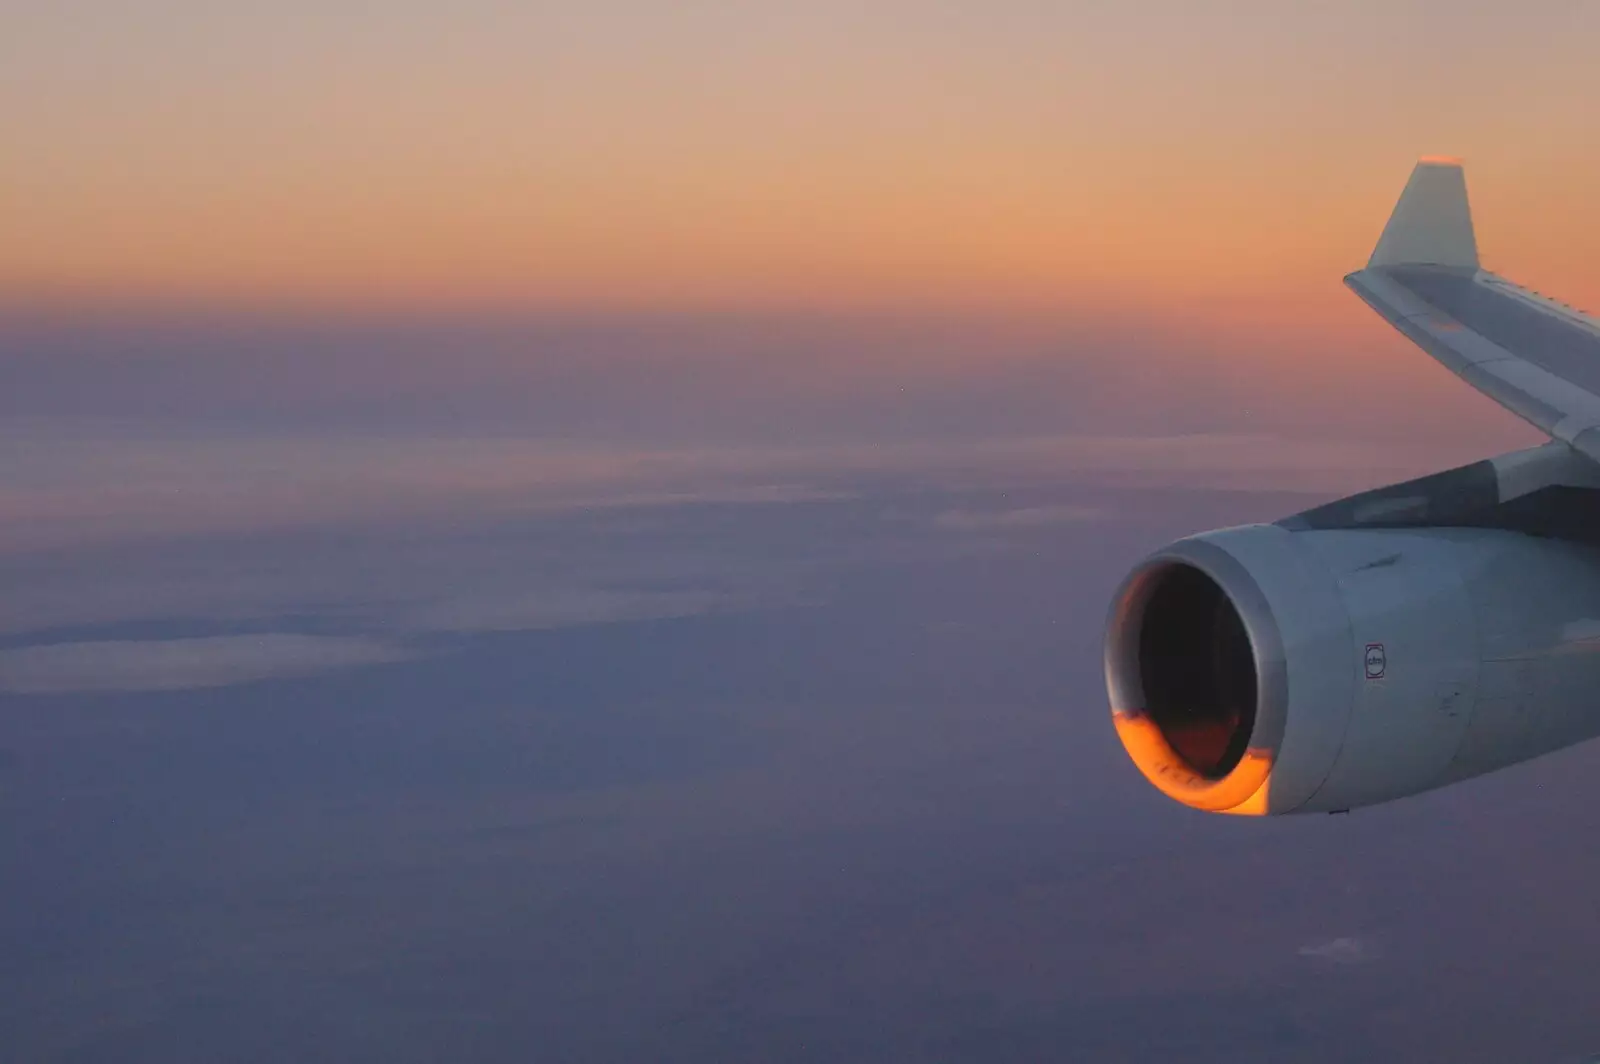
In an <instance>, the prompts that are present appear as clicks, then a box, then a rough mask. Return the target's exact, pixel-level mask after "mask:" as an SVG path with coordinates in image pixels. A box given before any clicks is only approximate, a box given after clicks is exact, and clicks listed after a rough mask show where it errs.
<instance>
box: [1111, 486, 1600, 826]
mask: <svg viewBox="0 0 1600 1064" xmlns="http://www.w3.org/2000/svg"><path fill="white" fill-rule="evenodd" d="M1441 476H1442V475H1441ZM1304 524H1305V523H1304V522H1302V527H1299V528H1296V527H1294V523H1293V522H1286V523H1285V524H1283V525H1254V526H1248V527H1243V528H1234V529H1226V530H1223V531H1220V532H1211V533H1206V534H1204V535H1200V536H1196V537H1193V538H1190V539H1185V540H1181V541H1179V542H1178V543H1175V544H1173V545H1172V546H1170V547H1168V548H1166V549H1165V550H1161V551H1158V552H1157V553H1156V554H1154V555H1152V556H1151V557H1150V558H1148V559H1147V560H1145V561H1144V562H1143V563H1141V564H1140V565H1139V566H1138V567H1137V568H1136V569H1135V570H1134V571H1133V573H1132V574H1131V575H1130V576H1129V577H1128V578H1127V580H1126V581H1125V582H1124V583H1123V585H1122V587H1121V589H1120V590H1119V591H1118V593H1117V596H1116V598H1115V600H1114V602H1113V606H1112V612H1111V618H1110V623H1109V628H1108V632H1107V640H1106V679H1107V685H1108V687H1109V689H1110V693H1111V705H1112V718H1113V721H1114V722H1115V724H1116V728H1117V731H1118V734H1119V736H1120V737H1121V739H1122V742H1123V745H1124V746H1125V747H1126V749H1127V751H1128V753H1129V755H1130V756H1131V757H1132V758H1133V761H1134V763H1135V764H1136V765H1137V766H1138V767H1139V769H1140V771H1142V772H1143V773H1144V774H1145V776H1146V777H1147V778H1148V779H1149V780H1150V782H1151V783H1153V784H1155V786H1156V787H1158V788H1160V789H1161V790H1162V791H1163V792H1165V793H1166V794H1168V795H1169V796H1171V797H1172V798H1174V799H1176V800H1178V801H1180V802H1183V803H1184V804H1186V805H1190V806H1193V807H1195V808H1198V809H1206V810H1212V811H1215V812H1229V813H1243V814H1255V815H1269V814H1278V813H1295V812H1335V811H1341V810H1347V809H1351V808H1355V807H1357V806H1363V805H1372V804H1374V803H1377V802H1384V801H1389V800H1391V799H1394V798H1400V797H1403V796H1406V795H1410V794H1416V793H1418V792H1421V791H1427V790H1431V789H1433V788H1436V787H1440V786H1443V785H1445V784H1447V783H1451V782H1454V781H1456V780H1461V779H1465V778H1467V777H1470V776H1476V775H1479V774H1481V773H1484V772H1488V771H1491V770H1493V769H1497V768H1501V767H1504V766H1506V765H1511V764H1515V763H1516V762H1519V761H1525V760H1527V759H1528V758H1531V757H1535V756H1537V755H1539V754H1543V753H1547V752H1549V751H1552V750H1556V749H1560V748H1561V747H1564V746H1568V745H1571V744H1572V743H1575V742H1578V741H1580V740H1582V739H1587V738H1590V737H1593V736H1594V735H1596V734H1600V551H1597V550H1596V549H1595V548H1591V547H1588V546H1584V545H1580V544H1576V543H1571V542H1564V541H1561V540H1558V539H1552V538H1540V537H1536V536H1531V535H1524V534H1522V533H1519V532H1514V531H1505V530H1502V529H1497V528H1456V527H1418V528H1403V527H1402V528H1360V527H1345V528H1316V527H1304Z"/></svg>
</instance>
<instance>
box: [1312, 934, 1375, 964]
mask: <svg viewBox="0 0 1600 1064" xmlns="http://www.w3.org/2000/svg"><path fill="white" fill-rule="evenodd" d="M1295 952H1297V953H1298V954H1299V955H1300V956H1302V957H1308V958H1310V959H1311V960H1314V961H1322V962H1324V963H1327V964H1360V963H1362V962H1363V961H1369V960H1372V959H1373V958H1374V957H1375V956H1377V951H1376V949H1375V948H1374V947H1373V944H1372V943H1371V942H1368V941H1366V940H1365V939H1360V938H1354V937H1349V936H1345V937H1340V938H1334V939H1329V940H1328V941H1327V942H1322V943H1318V944H1316V945H1310V946H1301V947H1300V948H1299V949H1298V950H1296V951H1295Z"/></svg>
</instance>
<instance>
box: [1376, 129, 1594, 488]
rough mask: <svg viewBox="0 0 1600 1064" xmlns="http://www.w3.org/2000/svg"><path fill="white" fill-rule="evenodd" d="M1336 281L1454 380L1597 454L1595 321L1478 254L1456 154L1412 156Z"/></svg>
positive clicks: (1579, 446) (1583, 449)
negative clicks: (1359, 262) (1362, 250)
mask: <svg viewBox="0 0 1600 1064" xmlns="http://www.w3.org/2000/svg"><path fill="white" fill-rule="evenodd" d="M1345 284H1347V285H1349V286H1350V288H1351V289H1352V290H1354V291H1355V293H1356V294H1357V295H1359V296H1360V297H1361V298H1362V299H1363V300H1365V301H1366V303H1367V305H1368V306H1370V307H1372V309H1373V310H1376V311H1377V312H1378V313H1379V314H1381V315H1383V317H1384V318H1385V319H1386V320H1387V321H1388V322H1389V323H1390V324H1391V325H1393V326H1394V327H1395V328H1396V329H1398V330H1400V332H1401V333H1403V334H1405V336H1406V337H1407V338H1409V339H1410V340H1411V341H1412V342H1413V343H1415V344H1416V345H1417V346H1418V347H1420V348H1422V349H1423V350H1424V351H1426V352H1427V353H1428V354H1430V355H1432V356H1433V357H1434V358H1436V359H1437V360H1439V361H1440V362H1441V363H1443V364H1444V365H1445V366H1446V368H1448V369H1449V370H1450V371H1451V372H1453V373H1455V374H1456V375H1457V376H1458V377H1460V378H1461V379H1462V380H1464V381H1466V382H1467V383H1468V384H1470V385H1472V386H1473V387H1474V388H1476V389H1478V390H1479V391H1480V392H1483V393H1484V394H1485V395H1487V396H1489V397H1490V398H1491V399H1493V400H1495V401H1496V402H1498V403H1499V404H1500V405H1501V406H1504V407H1505V408H1506V409H1507V410H1510V411H1511V412H1512V413H1514V414H1516V415H1517V416H1518V417H1520V418H1522V419H1523V420H1525V421H1528V422H1529V423H1531V424H1533V425H1534V426H1536V427H1537V428H1539V429H1540V430H1542V431H1544V432H1546V433H1548V434H1549V435H1550V436H1552V437H1554V438H1556V439H1559V440H1563V441H1565V442H1566V443H1568V444H1571V445H1572V446H1573V447H1574V448H1576V449H1577V450H1578V451H1580V452H1582V453H1583V454H1584V455H1586V456H1588V457H1589V458H1592V459H1594V460H1595V461H1600V322H1596V321H1595V319H1593V318H1591V317H1590V316H1588V315H1587V314H1584V313H1583V312H1581V311H1579V310H1576V309H1574V308H1572V307H1569V306H1567V305H1566V304H1563V303H1560V302H1557V301H1556V300H1553V299H1548V298H1546V297H1544V296H1541V295H1539V294H1538V293H1536V292H1531V291H1529V290H1527V289H1525V288H1522V287H1519V286H1518V285H1515V284H1513V283H1511V282H1510V281H1508V280H1506V279H1505V278H1503V277H1499V276H1496V275H1495V274H1493V273H1490V272H1488V271H1486V270H1484V269H1482V268H1481V267H1480V266H1479V263H1478V246H1477V238H1476V235H1475V234H1474V232H1473V227H1472V212H1471V210H1470V208H1469V207H1468V203H1467V186H1466V179H1465V177H1464V175H1463V173H1462V170H1461V164H1460V163H1459V162H1456V161H1455V160H1443V159H1424V160H1423V161H1422V162H1420V163H1418V164H1417V168H1416V169H1415V170H1414V171H1413V172H1412V174H1411V180H1410V181H1409V182H1408V183H1407V185H1406V189H1405V192H1404V193H1403V194H1402V195H1401V197H1400V202H1399V203H1398V204H1396V206H1395V209H1394V213H1393V214H1392V215H1391V216H1390V218H1389V224H1388V225H1387V226H1385V228H1384V231H1383V236H1382V237H1381V238H1379V240H1378V246H1377V249H1376V250H1375V251H1374V252H1373V253H1372V259H1371V261H1370V262H1368V263H1367V267H1366V269H1364V270H1359V271H1357V272H1355V273H1352V274H1351V275H1350V276H1348V277H1346V278H1345Z"/></svg>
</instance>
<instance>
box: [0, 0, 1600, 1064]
mask: <svg viewBox="0 0 1600 1064" xmlns="http://www.w3.org/2000/svg"><path fill="white" fill-rule="evenodd" d="M1597 56H1600V2H1596V0H1568V2H1554V0H1552V2H1537V0H1528V2H1522V3H1506V2H1497V3H1488V2H1482V3H1480V2H1477V0H1454V2H1446V0H1437V2H1420V0H1413V2H1361V0H1343V2H1333V0H1330V2H1325V3H1324V2H1314V0H1295V2H1289V0H1249V2H1246V0H1237V2H1230V0H1211V2H1201V0H1150V2H1145V3H1132V2H1129V3H1121V2H1111V0H1106V2H1104V3H1086V2H1073V0H1053V2H1044V0H992V2H988V3H981V4H980V3H974V2H968V3H963V4H955V3H945V2H943V0H919V2H909V0H908V2H899V0H896V2H879V3H873V2H862V0H856V2H845V0H790V2H782V3H779V2H773V0H752V2H748V3H738V4H735V3H726V4H715V5H713V4H707V3H695V2H694V0H685V2H681V3H674V2H668V0H565V2H556V0H534V2H533V3H531V4H530V3H520V4H518V3H499V2H490V0H453V2H450V3H445V2H422V0H388V2H385V3H372V2H366V3H355V2H353V0H277V2H275V3H262V2H256V3H249V4H246V3H241V2H220V0H165V2H161V0H49V2H44V0H0V872H3V874H0V1044H3V1045H4V1047H5V1049H10V1050H12V1051H14V1052H16V1053H18V1054H19V1055H20V1058H21V1059H36V1060H66V1059H72V1060H115V1061H119V1062H132V1064H139V1062H145V1061H148V1062H150V1064H170V1062H172V1061H174V1060H187V1059H204V1060H212V1059H215V1060H222V1059H226V1060H232V1061H241V1062H253V1061H261V1062H275V1061H280V1060H286V1059H288V1060H324V1059H326V1060H383V1061H386V1062H393V1064H406V1062H410V1061H416V1062H419V1064H422V1062H432V1061H436V1060H440V1059H449V1060H459V1061H463V1062H476V1061H482V1062H485V1064H494V1062H500V1061H504V1062H506V1064H525V1062H526V1061H528V1060H532V1059H552V1060H562V1061H572V1062H595V1064H615V1062H618V1061H629V1060H641V1061H652V1062H654V1061H666V1062H671V1061H684V1062H693V1064H707V1062H715V1061H723V1060H728V1061H746V1060H763V1061H766V1060H771V1061H792V1062H796V1064H801V1062H808V1061H816V1062H821V1064H851V1062H862V1064H882V1062H884V1061H896V1060H940V1061H952V1062H957V1061H973V1062H981V1064H1004V1062H1006V1061H1019V1062H1020V1061H1029V1062H1032V1061H1038V1060H1042V1059H1068V1060H1085V1061H1117V1060H1138V1061H1147V1060H1157V1059H1160V1060H1171V1059H1178V1060H1186V1061H1195V1062H1199V1064H1223V1062H1228V1064H1237V1062H1239V1061H1242V1060H1295V1061H1306V1062H1308V1064H1343V1062H1347V1061H1349V1060H1352V1059H1360V1060H1370V1061H1385V1060H1433V1059H1451V1060H1464V1061H1472V1062H1474V1064H1500V1062H1503V1061H1507V1060H1519V1061H1520V1060H1540V1061H1542V1060H1551V1061H1554V1060H1560V1059H1579V1055H1580V1054H1582V1053H1590V1052H1593V1051H1594V1049H1595V1048H1596V1047H1600V1022H1597V1020H1596V1016H1595V1009H1594V1007H1593V997H1594V995H1593V992H1592V991H1593V968H1594V961H1593V959H1594V957H1595V956H1596V954H1597V952H1600V923H1596V921H1594V920H1593V919H1589V918H1586V917H1584V916H1583V914H1585V913H1589V912H1591V911H1592V910H1593V900H1592V897H1591V894H1592V884H1593V883H1594V882H1595V880H1596V878H1597V877H1600V868H1597V867H1596V866H1597V864H1600V851H1595V849H1594V847H1586V846H1582V845H1579V846H1576V847H1575V846H1574V845H1573V840H1574V839H1578V840H1588V839H1592V838H1594V837H1595V836H1596V832H1597V830H1600V824H1597V821H1600V805H1597V804H1596V803H1595V802H1594V801H1593V797H1594V785H1593V780H1594V779H1595V777H1596V773H1597V772H1600V766H1597V761H1600V750H1596V749H1593V748H1592V744H1591V745H1590V746H1580V747H1578V748H1576V749H1573V750H1571V751H1568V752H1566V753H1564V754H1561V755H1559V756H1557V757H1554V758H1551V759H1548V760H1545V761H1541V762H1539V763H1538V764H1536V765H1530V766H1527V767H1525V768H1517V769H1513V770H1510V771H1508V772H1506V773H1504V774H1500V775H1496V776H1493V777H1491V778H1489V779H1486V780H1484V781H1481V782H1478V781H1475V782H1472V783H1468V784H1464V785H1462V786H1460V787H1454V788H1449V789H1446V790H1443V791H1440V792H1437V793H1435V794H1431V795H1428V796H1426V797H1424V798H1420V799H1416V800H1412V801H1408V802H1402V803H1397V804H1396V805H1394V806H1384V807H1380V808H1376V809H1372V810H1361V811H1359V812H1358V813H1357V814H1355V815H1352V816H1349V817H1318V818H1308V819H1305V820H1298V821H1295V822H1292V823H1285V822H1283V821H1281V820H1273V821H1264V822H1257V823H1252V824H1244V823H1243V822H1241V821H1239V820H1237V819H1233V818H1209V819H1205V818H1199V819H1197V817H1198V814H1193V811H1192V810H1188V809H1184V808H1183V807H1181V806H1179V805H1178V804H1177V803H1174V802H1171V801H1170V800H1168V799H1166V798H1165V797H1163V796H1162V795H1160V794H1159V793H1157V792H1156V791H1155V790H1154V789H1153V788H1151V787H1149V786H1147V785H1146V783H1145V782H1144V780H1143V779H1142V778H1141V777H1140V776H1139V773H1138V772H1137V770H1136V769H1135V768H1134V767H1133V766H1132V765H1130V764H1129V763H1128V759H1127V758H1126V756H1125V755H1124V753H1123V751H1122V750H1121V748H1120V746H1119V743H1118V741H1117V738H1116V735H1115V733H1114V730H1113V727H1112V723H1111V720H1110V714H1109V711H1108V706H1107V704H1106V696H1105V690H1104V682H1103V677H1104V672H1103V666H1102V659H1101V647H1102V630H1103V625H1104V619H1105V616H1106V606H1107V603H1108V602H1109V601H1110V600H1111V598H1112V595H1113V592H1114V589H1115V588H1116V586H1117V583H1118V581H1119V580H1120V579H1121V578H1122V576H1123V574H1125V573H1126V572H1128V571H1129V570H1130V568H1131V567H1132V566H1134V565H1135V564H1136V563H1137V562H1138V560H1139V559H1140V558H1142V557H1145V556H1147V555H1148V554H1149V552H1151V551H1153V550H1157V549H1159V548H1160V547H1161V546H1162V545H1163V544H1166V543H1170V542H1172V541H1173V540H1174V539H1177V538H1179V537H1182V536H1185V535H1189V534H1191V533H1194V532H1197V531H1200V530H1203V529H1207V528H1217V527H1221V526H1226V525H1234V524H1239V523H1244V522H1252V521H1273V520H1276V519H1278V518H1281V517H1284V516H1287V515H1289V514H1293V513H1296V512H1299V511H1302V510H1304V509H1306V508H1308V507H1311V506H1315V505H1318V504H1321V503H1325V502H1327V501H1329V500H1330V499H1333V498H1336V497H1338V496H1341V495H1346V494H1350V493H1353V492H1357V491H1361V490H1364V489H1368V488H1372V487H1376V486H1378V485H1381V484H1386V483H1393V482H1396V481H1399V480H1403V479H1406V478H1409V477H1413V476H1418V475H1423V474H1427V473H1430V472H1434V471H1437V470H1441V469H1445V468H1449V467H1451V466H1456V465H1461V464H1465V463H1468V462H1474V461H1477V460H1480V459H1483V458H1486V457H1489V456H1492V455H1496V454H1499V453H1502V452H1505V451H1509V450H1512V449H1515V448H1521V447H1527V446H1530V445H1533V444H1537V443H1540V442H1542V440H1543V438H1542V437H1541V436H1540V435H1539V434H1538V433H1537V432H1536V431H1534V430H1533V429H1532V428H1530V427H1528V426H1527V425H1525V424H1523V423H1522V422H1520V421H1518V420H1517V419H1516V418H1515V417H1513V416H1512V415H1511V414H1509V413H1507V412H1505V411H1504V410H1502V409H1501V408H1499V407H1498V406H1496V405H1495V404H1494V403H1493V402H1491V401H1490V400H1488V399H1486V398H1484V397H1483V396H1481V395H1479V394H1477V393H1476V392H1474V391H1472V390H1471V389H1470V388H1468V387H1467V386H1465V385H1464V384H1462V383H1461V382H1460V381H1458V380H1456V379H1455V378H1454V377H1452V376H1451V375H1450V373H1449V372H1448V371H1446V370H1445V369H1443V368H1442V367H1441V366H1439V365H1438V364H1436V363H1434V362H1433V361H1432V360H1431V359H1429V358H1428V357H1427V356H1426V355H1425V354H1423V353H1422V352H1420V351H1419V350H1417V349H1416V348H1415V347H1414V346H1413V345H1412V344H1411V343H1410V342H1408V341H1407V340H1406V339H1404V338H1403V337H1402V336H1400V335H1399V334H1398V333H1396V332H1395V331H1394V330H1393V329H1391V328H1390V327H1389V326H1388V325H1386V324H1385V323H1384V322H1383V321H1382V320H1380V319H1379V318H1378V317H1377V316H1376V315H1374V314H1373V313H1372V312H1371V311H1370V310H1368V309H1367V308H1366V307H1365V306H1363V305H1362V304H1361V302H1360V300H1359V299H1357V297H1356V296H1355V295H1353V294H1352V293H1351V292H1349V291H1348V290H1347V289H1346V288H1345V287H1344V285H1343V284H1342V283H1341V280H1342V278H1343V277H1344V275H1345V274H1346V273H1348V272H1350V271H1352V270H1355V269H1358V268H1360V267H1361V266H1362V265H1363V264H1364V263H1365V262H1366V260H1367V257H1368V255H1369V254H1370V253H1371V250H1372V248H1373V246H1374V244H1375V243H1376V241H1377V238H1378V234H1379V232H1380V231H1381V229H1382V227H1383V224H1384V221H1385V219H1386V218H1387V216H1388V214H1389V211H1390V209H1391V207H1392V205H1393V204H1394V202H1395V200H1396V198H1397V197H1398V196H1399V194H1400V191H1401V189H1402V187H1403V186H1404V184H1405V182H1406V180H1407V176H1408V174H1409V173H1410V171H1411V168H1412V166H1413V164H1414V162H1415V160H1416V159H1417V158H1418V157H1419V156H1424V155H1433V154H1445V155H1451V156H1459V157H1462V158H1464V159H1465V161H1466V165H1467V177H1468V184H1469V188H1470V190H1471V194H1472V197H1473V202H1474V206H1475V209H1476V213H1477V226H1478V235H1479V238H1480V245H1481V248H1482V250H1483V259H1484V262H1485V264H1486V265H1487V266H1488V267H1489V268H1491V269H1495V270H1498V271H1500V272H1502V273H1505V274H1507V275H1508V276H1510V277H1512V278H1513V279H1515V280H1517V281H1519V282H1521V283H1524V284H1527V285H1529V286H1531V287H1533V288H1536V289H1539V290H1541V291H1543V292H1546V293H1548V294H1551V295H1555V296H1558V297H1561V298H1563V299H1566V300H1569V301H1571V302H1573V303H1576V304H1578V305H1580V306H1587V307H1588V308H1590V309H1596V310H1600V138H1597V137H1596V136H1595V130H1596V128H1597V117H1600V116H1597V114H1596V104H1597V101H1600V62H1597ZM1452 705H1453V703H1452ZM1192 814H1193V815H1192ZM13 873H14V874H13ZM1574 914H1578V915H1577V916H1576V917H1575V916H1574ZM5 1049H0V1056H3V1055H4V1053H5Z"/></svg>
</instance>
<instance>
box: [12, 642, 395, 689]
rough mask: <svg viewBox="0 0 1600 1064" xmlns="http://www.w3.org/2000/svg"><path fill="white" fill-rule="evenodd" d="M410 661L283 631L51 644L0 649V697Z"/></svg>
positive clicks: (389, 648) (369, 645)
mask: <svg viewBox="0 0 1600 1064" xmlns="http://www.w3.org/2000/svg"><path fill="white" fill-rule="evenodd" d="M409 656H410V655H409V654H408V653H407V652H406V651H405V650H404V649H403V648H401V647H399V646H396V645H394V644H391V643H386V642H383V641H381V640H377V639H370V638H366V637H360V636H314V635H296V634H292V633H287V632H267V633H262V634H258V635H231V636H213V637H207V638H203V639H160V640H116V641H106V642H92V643H54V644H50V645H46V646H32V647H21V648H17V649H14V650H4V651H0V691H6V692H9V693H12V694H65V693H68V692H74V691H78V692H111V691H180V690H185V689H189V688H199V687H227V686H231V685H234V684H244V683H254V682H256V681H258V680H270V679H279V678H287V677H294V676H310V675H313V674H316V673H320V672H326V671H328V670H330V669H341V668H348V667H351V666H355V665H379V664H384V663H386V662H393V661H400V660H403V659H404V658H406V657H409Z"/></svg>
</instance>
